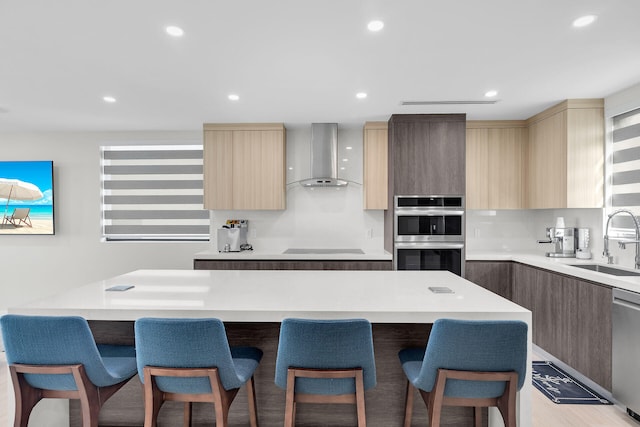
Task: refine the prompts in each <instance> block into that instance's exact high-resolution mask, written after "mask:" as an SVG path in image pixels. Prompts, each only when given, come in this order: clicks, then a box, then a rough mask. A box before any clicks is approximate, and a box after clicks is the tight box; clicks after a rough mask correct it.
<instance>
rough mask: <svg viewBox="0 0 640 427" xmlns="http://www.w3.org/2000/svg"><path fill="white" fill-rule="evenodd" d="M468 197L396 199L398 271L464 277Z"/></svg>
mask: <svg viewBox="0 0 640 427" xmlns="http://www.w3.org/2000/svg"><path fill="white" fill-rule="evenodd" d="M464 229H465V215H464V197H463V196H395V197H394V224H393V238H394V257H393V260H394V268H395V269H396V270H449V271H451V272H453V273H455V274H457V275H459V276H464V258H465V255H464V254H465V248H464Z"/></svg>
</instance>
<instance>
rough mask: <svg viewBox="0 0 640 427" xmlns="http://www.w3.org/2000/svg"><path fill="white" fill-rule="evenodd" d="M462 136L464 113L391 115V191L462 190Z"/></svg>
mask: <svg viewBox="0 0 640 427" xmlns="http://www.w3.org/2000/svg"><path fill="white" fill-rule="evenodd" d="M465 140H466V115H465V114H394V115H392V116H391V119H389V175H390V176H389V182H390V184H391V185H390V187H389V188H390V192H391V193H392V194H396V195H397V194H404V195H410V194H420V195H429V194H439V195H449V194H464V193H465V168H466V163H465ZM390 206H392V205H390Z"/></svg>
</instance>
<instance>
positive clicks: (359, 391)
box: [284, 368, 367, 427]
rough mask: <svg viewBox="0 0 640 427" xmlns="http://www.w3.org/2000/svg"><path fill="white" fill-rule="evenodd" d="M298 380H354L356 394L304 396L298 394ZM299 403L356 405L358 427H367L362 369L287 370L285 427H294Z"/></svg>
mask: <svg viewBox="0 0 640 427" xmlns="http://www.w3.org/2000/svg"><path fill="white" fill-rule="evenodd" d="M296 378H353V379H354V380H355V385H356V392H355V393H353V394H338V395H326V394H304V393H296V391H295V384H296ZM298 403H346V404H352V405H354V404H355V405H356V408H357V412H358V427H366V426H367V419H366V416H365V404H364V376H363V373H362V368H352V369H310V368H289V369H288V370H287V392H286V403H285V410H284V414H285V415H284V427H294V425H295V420H296V405H297V404H298Z"/></svg>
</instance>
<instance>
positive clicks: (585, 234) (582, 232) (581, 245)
mask: <svg viewBox="0 0 640 427" xmlns="http://www.w3.org/2000/svg"><path fill="white" fill-rule="evenodd" d="M576 230H577V231H578V248H577V249H576V258H578V259H591V249H589V229H588V228H576Z"/></svg>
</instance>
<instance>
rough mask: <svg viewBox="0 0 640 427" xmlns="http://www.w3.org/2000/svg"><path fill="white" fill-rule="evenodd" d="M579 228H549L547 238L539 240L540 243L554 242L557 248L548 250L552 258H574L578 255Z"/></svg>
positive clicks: (548, 254)
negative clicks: (551, 250)
mask: <svg viewBox="0 0 640 427" xmlns="http://www.w3.org/2000/svg"><path fill="white" fill-rule="evenodd" d="M576 230H577V228H571V227H569V228H567V227H565V228H557V227H549V228H547V239H546V240H538V243H554V244H555V250H554V251H553V252H547V253H546V256H548V257H551V258H574V257H575V256H576V245H577V233H576Z"/></svg>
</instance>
